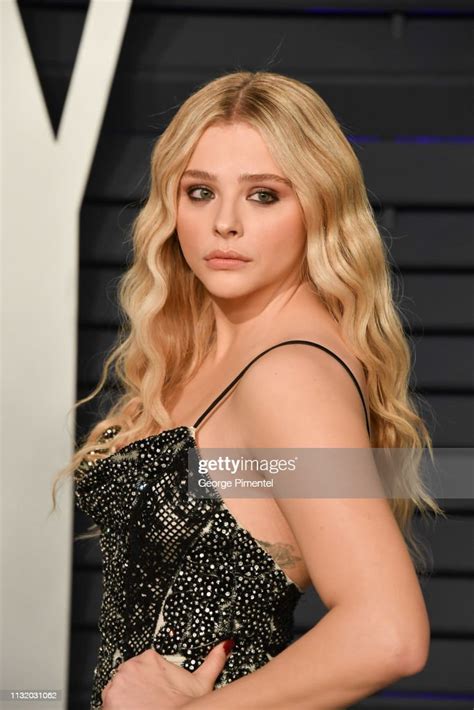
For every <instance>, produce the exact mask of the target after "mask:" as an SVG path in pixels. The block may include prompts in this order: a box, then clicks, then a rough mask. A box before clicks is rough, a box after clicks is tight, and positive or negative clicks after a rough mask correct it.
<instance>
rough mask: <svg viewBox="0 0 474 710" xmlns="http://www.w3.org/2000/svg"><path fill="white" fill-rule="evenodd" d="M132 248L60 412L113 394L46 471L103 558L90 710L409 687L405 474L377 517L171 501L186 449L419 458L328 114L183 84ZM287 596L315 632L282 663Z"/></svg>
mask: <svg viewBox="0 0 474 710" xmlns="http://www.w3.org/2000/svg"><path fill="white" fill-rule="evenodd" d="M133 236H134V262H133V264H132V265H131V267H130V268H129V269H128V271H127V272H126V273H125V275H124V277H123V281H122V284H121V287H120V302H121V306H122V308H123V311H124V312H125V313H126V315H127V317H128V320H129V323H130V328H129V329H128V331H127V333H126V335H125V336H124V337H123V338H122V340H121V342H120V343H119V344H118V345H117V347H116V349H115V350H114V351H113V353H112V354H111V355H110V356H109V358H108V360H107V362H106V364H105V367H104V373H103V375H102V378H101V382H100V383H99V385H98V388H97V389H96V390H95V391H94V392H93V393H92V395H91V396H90V397H89V398H86V399H84V400H81V401H80V402H79V403H78V404H81V403H83V402H86V401H88V400H89V399H90V398H91V397H93V396H95V394H97V392H98V391H99V390H100V389H101V387H102V386H103V385H104V383H105V380H106V376H107V371H108V368H109V366H110V364H111V363H112V362H115V370H116V377H117V378H118V380H119V382H120V383H121V385H122V389H123V392H122V394H121V397H120V398H119V399H118V400H117V402H116V403H115V404H114V406H113V407H112V408H111V409H110V411H109V413H108V415H107V417H106V418H105V419H103V420H101V421H100V422H99V423H97V424H96V425H95V426H94V428H93V429H92V431H91V432H90V433H89V436H88V437H87V440H86V441H85V442H84V443H83V444H82V446H81V447H80V448H79V450H78V451H77V452H76V454H75V456H74V458H73V460H72V462H71V464H70V466H69V467H68V469H67V473H71V472H74V474H75V482H76V497H77V502H78V504H79V505H80V506H81V507H82V508H83V510H85V512H87V513H88V514H89V515H90V516H91V518H92V519H93V520H94V522H95V523H96V524H97V526H98V528H100V535H101V538H100V539H101V548H102V553H103V556H104V596H103V604H102V610H101V619H100V624H99V628H100V631H101V634H102V643H101V647H100V650H99V658H98V663H97V668H96V671H95V678H94V686H93V697H92V701H91V708H98V707H103V709H104V710H116V709H118V708H120V710H125V709H128V708H130V709H133V710H135V709H136V708H140V709H141V710H155V709H157V710H158V708H159V709H160V710H165V709H170V710H171V709H174V708H183V707H185V708H190V709H191V708H192V709H193V710H200V709H201V708H205V709H206V710H213V709H214V708H216V709H217V708H237V707H239V708H240V707H245V708H249V709H250V708H259V710H264V709H265V708H271V709H272V710H278V708H282V709H283V708H284V709H285V710H287V709H288V708H293V707H295V708H296V707H297V708H299V709H301V708H318V709H322V708H341V707H347V706H348V705H350V704H351V703H354V702H355V701H357V700H358V699H361V698H363V697H366V696H368V695H370V694H372V693H374V692H375V691H376V690H377V689H379V688H382V687H384V686H386V685H389V684H391V683H392V682H394V681H395V680H397V679H398V678H400V677H402V676H406V675H411V674H414V673H417V672H419V671H420V670H421V669H422V668H423V667H424V665H425V663H426V659H427V653H428V647H429V623H428V618H427V613H426V609H425V605H424V602H423V597H422V593H421V591H420V587H419V584H418V580H417V577H416V572H415V566H414V563H415V565H417V566H418V568H419V569H422V566H423V558H422V556H421V555H420V552H419V549H418V547H417V545H416V544H415V541H414V538H413V533H412V532H411V531H410V521H411V518H412V515H413V512H414V511H415V510H420V511H426V510H428V509H429V510H431V511H434V512H436V513H440V512H442V511H440V509H439V508H438V506H437V504H436V502H435V501H434V500H433V499H432V498H431V497H430V496H429V495H428V493H427V492H426V491H425V490H424V489H423V486H422V483H421V479H420V476H419V470H418V465H417V462H418V461H419V458H418V459H417V457H416V455H415V456H413V458H412V459H411V468H409V469H408V470H406V471H404V475H403V478H402V479H401V480H400V481H399V485H398V490H399V492H400V495H399V496H398V497H397V499H391V500H387V499H386V498H384V497H379V498H369V499H367V498H354V499H350V498H318V497H317V496H315V497H312V498H308V497H306V498H304V497H299V498H298V497H294V498H289V497H287V498H276V499H272V498H271V497H267V498H264V499H251V498H240V499H235V498H233V499H227V500H225V498H224V495H219V496H217V497H214V498H213V497H209V498H204V497H202V498H194V497H193V496H191V495H189V493H188V490H187V488H186V485H185V484H186V482H187V480H188V477H189V475H190V468H191V467H190V466H189V454H190V452H191V451H192V449H193V448H194V447H197V446H198V447H199V451H201V452H202V451H203V450H204V449H205V448H206V447H219V448H221V447H222V448H223V449H226V448H227V447H237V448H239V449H242V450H248V449H258V448H260V447H270V448H273V447H278V448H286V447H290V448H293V447H304V448H312V449H320V448H334V449H344V448H357V449H368V448H370V447H371V446H372V447H400V448H402V447H403V448H409V449H413V452H414V453H415V454H416V450H417V449H419V450H420V451H421V448H422V447H423V446H427V447H428V448H429V449H430V446H431V442H430V437H429V433H428V431H427V429H426V427H425V425H424V423H423V421H422V419H421V418H420V416H419V415H418V413H417V409H416V407H415V404H414V400H413V399H412V397H411V395H410V393H409V391H408V380H409V374H410V352H409V347H408V344H407V342H406V339H405V337H404V334H403V328H402V325H401V323H400V320H399V317H398V314H397V312H396V308H395V306H394V303H393V299H392V294H391V287H390V271H389V267H388V264H387V259H386V254H385V252H384V248H383V243H382V240H381V238H380V235H379V233H378V231H377V228H376V225H375V221H374V216H373V213H372V210H371V207H370V204H369V201H368V198H367V194H366V190H365V187H364V183H363V177H362V173H361V169H360V165H359V163H358V160H357V158H356V156H355V155H354V152H353V151H352V149H351V147H350V145H349V143H348V141H347V140H346V138H345V137H344V135H343V133H342V131H341V129H340V127H339V126H338V124H337V121H336V119H335V118H334V116H333V114H332V113H331V111H330V110H329V108H328V107H327V106H326V104H325V103H324V102H323V101H322V99H321V98H320V97H319V96H318V95H317V94H316V93H315V92H314V91H313V90H312V89H311V88H309V87H308V86H306V85H305V84H303V83H300V82H299V81H296V80H294V79H291V78H289V77H285V76H281V75H278V74H274V73H268V72H256V73H251V72H236V73H232V74H228V75H225V76H222V77H220V78H218V79H216V80H214V81H212V82H210V83H209V84H207V85H205V86H204V87H202V88H201V89H200V90H199V91H197V92H196V93H195V94H193V95H192V96H191V97H190V98H188V99H187V101H185V103H184V104H183V105H182V106H181V108H180V110H179V111H178V112H177V114H176V115H175V117H174V118H173V120H172V121H171V122H170V124H169V126H168V127H167V129H166V130H165V131H164V133H163V134H162V135H161V137H160V138H159V140H158V141H157V143H156V146H155V148H154V150H153V155H152V161H151V187H150V195H149V198H148V200H147V202H146V204H145V205H144V207H143V208H142V210H141V212H140V213H139V215H138V217H137V220H136V222H135V224H134V234H133ZM222 252H223V253H222ZM232 256H234V257H236V258H235V259H232V258H229V257H232ZM222 257H223V258H222ZM209 402H211V404H210V405H209ZM208 405H209V406H208ZM198 430H199V431H198ZM197 431H198V434H199V436H197ZM97 443H100V444H107V445H106V446H105V447H104V446H101V447H98V448H97ZM430 450H431V449H430ZM96 530H97V529H96ZM410 553H411V555H410ZM412 558H413V559H412ZM310 584H313V585H314V587H315V588H316V590H317V592H318V594H319V596H320V598H321V600H322V601H323V602H324V604H325V605H326V606H327V607H328V610H329V611H328V613H327V614H326V615H325V616H324V618H323V619H322V620H321V621H320V622H319V623H318V624H316V625H315V626H314V628H312V629H311V630H310V631H309V632H308V633H307V634H305V635H303V636H302V637H301V638H299V639H298V640H297V641H296V642H294V643H291V640H292V619H293V611H294V608H295V606H296V604H297V602H298V600H299V599H300V597H301V594H302V593H303V591H304V589H305V588H307V587H308V586H309V585H310ZM226 641H227V642H228V643H227V644H226V643H225V642H226ZM232 643H233V646H232ZM270 660H271V663H269V662H268V661H270ZM101 702H102V703H103V704H102V705H101Z"/></svg>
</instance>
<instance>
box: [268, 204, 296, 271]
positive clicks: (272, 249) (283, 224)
mask: <svg viewBox="0 0 474 710" xmlns="http://www.w3.org/2000/svg"><path fill="white" fill-rule="evenodd" d="M261 235H262V243H264V244H265V245H266V246H267V247H268V248H267V249H266V252H267V254H268V255H269V256H270V257H272V255H274V256H275V257H276V258H278V259H280V260H281V259H282V258H283V259H284V260H288V261H291V260H292V258H293V257H294V256H295V255H296V254H299V253H300V252H301V250H302V249H303V248H304V246H305V243H306V231H305V228H304V223H303V221H302V219H301V215H300V213H299V211H298V210H297V209H295V210H290V211H284V212H283V211H282V212H280V213H279V214H277V213H276V212H275V216H274V218H272V219H271V220H267V221H266V224H265V225H264V226H262V231H261ZM263 237H264V240H263Z"/></svg>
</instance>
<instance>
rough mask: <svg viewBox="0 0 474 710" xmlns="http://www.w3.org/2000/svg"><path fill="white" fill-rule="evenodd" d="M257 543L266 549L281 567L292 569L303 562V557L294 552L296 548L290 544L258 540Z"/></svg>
mask: <svg viewBox="0 0 474 710" xmlns="http://www.w3.org/2000/svg"><path fill="white" fill-rule="evenodd" d="M257 542H259V543H260V545H262V547H264V548H265V549H266V551H267V552H268V553H269V554H270V555H271V556H272V557H273V559H274V560H275V562H277V563H278V564H279V565H280V567H292V566H293V565H294V564H296V563H297V562H301V557H298V555H296V554H295V553H294V552H293V550H294V546H293V545H291V544H290V543H286V542H265V540H257Z"/></svg>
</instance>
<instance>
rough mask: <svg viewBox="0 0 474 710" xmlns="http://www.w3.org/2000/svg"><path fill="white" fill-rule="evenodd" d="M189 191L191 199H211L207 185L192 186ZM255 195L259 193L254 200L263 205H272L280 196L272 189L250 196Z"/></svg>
mask: <svg viewBox="0 0 474 710" xmlns="http://www.w3.org/2000/svg"><path fill="white" fill-rule="evenodd" d="M187 193H188V195H189V197H190V199H191V200H194V201H195V202H203V201H204V200H207V199H209V196H210V195H212V190H209V188H207V187H191V188H189V190H187ZM193 193H201V196H200V197H199V196H196V195H194V194H193ZM206 193H207V195H206ZM255 195H258V196H259V199H258V200H254V199H252V202H259V203H260V204H261V205H271V204H272V203H273V202H278V197H277V196H276V194H275V193H274V192H270V190H257V192H254V193H253V194H252V195H251V196H250V197H251V198H253V197H254V196H255ZM261 198H263V199H261Z"/></svg>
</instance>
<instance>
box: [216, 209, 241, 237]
mask: <svg viewBox="0 0 474 710" xmlns="http://www.w3.org/2000/svg"><path fill="white" fill-rule="evenodd" d="M214 234H216V235H217V236H220V237H235V236H238V235H240V234H242V223H241V221H240V218H239V217H238V215H237V210H236V207H235V205H232V204H231V203H230V202H227V203H226V204H221V206H220V208H219V209H218V210H217V212H216V215H215V218H214Z"/></svg>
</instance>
